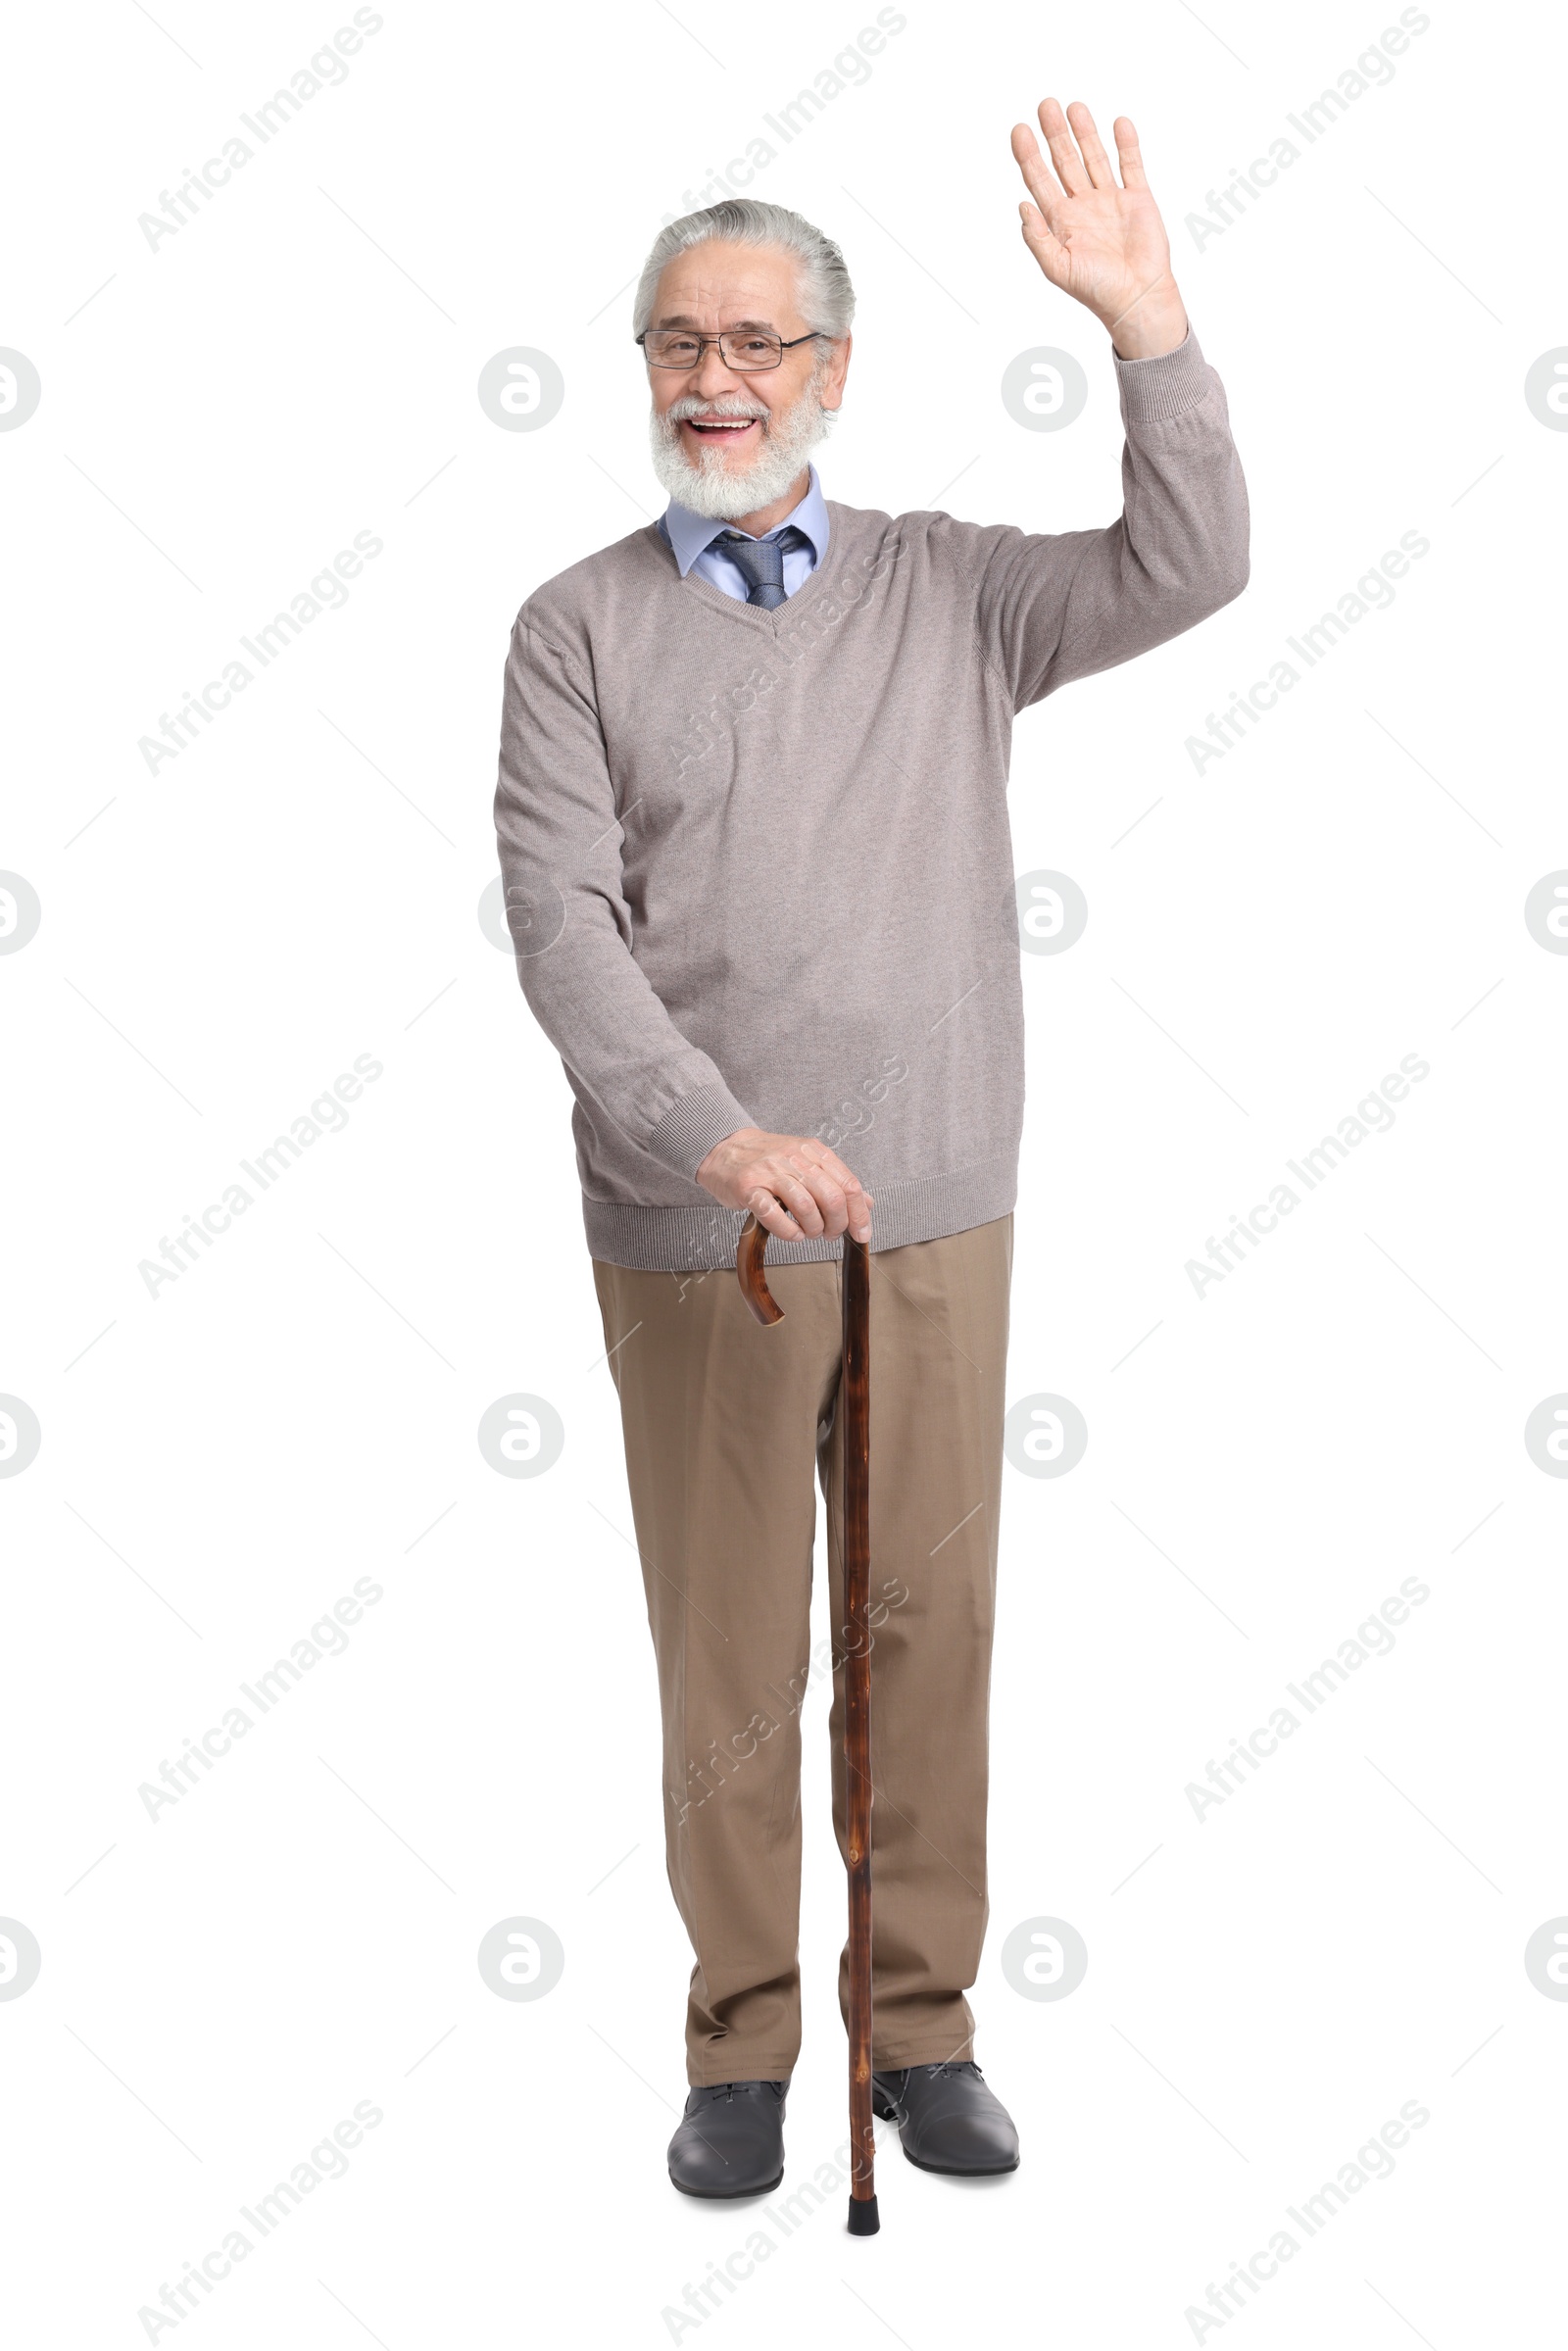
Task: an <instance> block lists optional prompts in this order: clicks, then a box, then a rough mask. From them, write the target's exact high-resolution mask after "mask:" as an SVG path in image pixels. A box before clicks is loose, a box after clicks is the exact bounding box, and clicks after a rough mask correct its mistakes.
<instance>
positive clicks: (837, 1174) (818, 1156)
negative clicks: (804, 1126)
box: [801, 1135, 860, 1195]
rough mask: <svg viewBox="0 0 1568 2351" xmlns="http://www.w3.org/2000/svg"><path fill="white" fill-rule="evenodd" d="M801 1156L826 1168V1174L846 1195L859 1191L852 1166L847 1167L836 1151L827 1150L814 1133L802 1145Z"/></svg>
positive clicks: (858, 1180) (815, 1164) (856, 1177)
mask: <svg viewBox="0 0 1568 2351" xmlns="http://www.w3.org/2000/svg"><path fill="white" fill-rule="evenodd" d="M801 1156H802V1158H805V1159H809V1160H810V1161H811V1163H812V1164H813V1166H816V1167H824V1168H826V1170H827V1172H828V1174H829V1175H830V1176H832V1177H834V1178H835V1179H836V1180H837V1182H838V1183H839V1184H841V1185H842V1186H843V1188H844V1191H845V1193H846V1194H847V1195H848V1194H849V1193H852V1192H858V1191H859V1189H860V1179H859V1177H858V1175H857V1174H856V1172H855V1170H854V1168H853V1167H847V1166H846V1165H845V1163H844V1161H843V1160H842V1159H841V1158H840V1157H839V1155H838V1152H837V1151H829V1149H828V1147H827V1145H826V1144H825V1143H821V1142H819V1141H818V1140H817V1138H816V1137H815V1136H814V1135H812V1136H809V1138H808V1140H807V1141H806V1142H805V1143H804V1144H803V1145H802V1147H801Z"/></svg>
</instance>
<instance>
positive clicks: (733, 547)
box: [712, 523, 804, 612]
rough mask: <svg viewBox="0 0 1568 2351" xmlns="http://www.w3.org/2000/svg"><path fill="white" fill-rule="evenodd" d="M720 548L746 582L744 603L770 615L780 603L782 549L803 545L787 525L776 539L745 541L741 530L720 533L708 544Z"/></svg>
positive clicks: (781, 596)
mask: <svg viewBox="0 0 1568 2351" xmlns="http://www.w3.org/2000/svg"><path fill="white" fill-rule="evenodd" d="M712 544H713V545H714V546H716V547H722V548H723V550H724V553H725V554H726V555H727V556H728V557H729V559H730V562H731V563H733V564H734V565H735V568H736V569H737V571H739V573H740V575H741V577H742V578H743V579H744V580H745V582H746V601H747V603H748V604H760V606H761V608H762V610H763V612H772V611H773V610H774V609H775V607H777V606H778V605H781V604H782V603H783V602H784V550H785V549H786V548H787V547H789V548H795V547H799V546H801V545H803V544H804V540H803V534H802V533H801V532H800V531H798V530H797V529H796V528H795V526H794V524H793V523H791V524H790V526H789V527H788V529H786V530H781V531H780V532H779V534H778V537H777V538H776V539H748V538H747V537H746V535H745V533H744V532H743V531H738V530H726V531H720V533H719V535H718V537H717V538H716V539H715V540H714V541H713V542H712Z"/></svg>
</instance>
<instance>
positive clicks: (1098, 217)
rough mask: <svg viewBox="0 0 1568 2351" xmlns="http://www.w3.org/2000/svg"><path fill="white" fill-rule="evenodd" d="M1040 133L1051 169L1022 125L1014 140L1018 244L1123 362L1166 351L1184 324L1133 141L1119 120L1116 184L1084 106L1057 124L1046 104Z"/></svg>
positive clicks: (1050, 101) (1051, 105) (1058, 115)
mask: <svg viewBox="0 0 1568 2351" xmlns="http://www.w3.org/2000/svg"><path fill="white" fill-rule="evenodd" d="M1040 127H1041V129H1042V131H1043V132H1044V133H1045V139H1046V146H1047V149H1048V151H1049V153H1050V158H1051V161H1050V162H1049V163H1048V162H1047V161H1046V158H1045V156H1044V155H1042V154H1041V152H1040V145H1039V141H1038V140H1037V139H1036V137H1035V134H1034V132H1033V131H1032V130H1031V129H1030V127H1029V125H1028V124H1027V123H1026V122H1019V123H1017V124H1016V125H1015V127H1014V129H1013V133H1012V152H1013V155H1014V158H1015V159H1016V161H1017V164H1018V168H1019V170H1020V171H1022V173H1023V176H1024V184H1025V185H1026V187H1027V188H1028V190H1029V193H1030V195H1031V196H1032V197H1033V198H1034V202H1033V203H1032V204H1021V205H1020V206H1019V208H1018V210H1019V213H1020V215H1021V220H1022V227H1023V238H1024V243H1025V244H1026V245H1027V246H1028V248H1029V250H1030V252H1031V253H1032V254H1033V255H1034V257H1035V259H1036V261H1037V262H1038V263H1039V264H1040V267H1041V269H1043V270H1044V271H1045V273H1046V275H1047V276H1048V277H1049V278H1050V280H1051V282H1052V284H1053V285H1054V286H1059V287H1060V289H1061V291H1062V292H1063V293H1064V294H1070V295H1071V296H1072V297H1073V299H1074V301H1075V302H1081V303H1083V304H1084V305H1085V307H1086V308H1087V309H1089V310H1092V311H1093V312H1094V314H1095V316H1096V318H1099V319H1100V320H1101V321H1102V322H1103V324H1104V325H1105V326H1107V327H1108V328H1109V329H1110V331H1111V333H1112V335H1113V336H1114V337H1115V339H1116V343H1117V347H1118V349H1121V350H1123V353H1124V356H1129V357H1131V356H1139V352H1140V349H1141V346H1142V345H1143V344H1144V343H1145V342H1147V341H1152V343H1153V344H1154V346H1155V347H1156V348H1164V349H1168V348H1170V347H1171V341H1172V339H1174V341H1176V342H1179V341H1180V340H1181V337H1182V335H1183V334H1184V333H1185V331H1186V316H1185V313H1183V312H1182V311H1181V305H1180V297H1179V296H1178V295H1177V293H1176V288H1175V284H1174V281H1173V279H1172V277H1171V273H1170V242H1169V239H1168V238H1167V237H1166V234H1165V225H1164V222H1163V221H1162V220H1160V217H1159V211H1158V207H1157V206H1156V205H1155V203H1154V199H1153V197H1152V195H1151V194H1150V192H1149V182H1148V180H1147V179H1146V178H1145V177H1144V166H1143V158H1142V157H1141V155H1140V154H1139V151H1138V133H1137V131H1136V130H1135V129H1134V128H1133V125H1132V123H1131V122H1129V121H1128V120H1127V117H1126V116H1125V115H1118V116H1117V118H1116V121H1115V123H1114V125H1113V135H1114V137H1115V141H1116V155H1117V160H1118V162H1119V163H1120V166H1121V179H1120V182H1119V183H1118V181H1117V178H1116V173H1115V171H1114V169H1113V168H1112V165H1111V162H1110V158H1109V157H1108V156H1107V155H1106V153H1105V150H1104V148H1103V146H1102V145H1101V142H1100V133H1099V132H1098V130H1096V128H1095V119H1094V117H1093V115H1092V114H1091V113H1090V112H1089V109H1088V107H1087V106H1085V105H1083V104H1082V103H1081V102H1079V101H1077V100H1075V101H1074V103H1073V104H1072V105H1071V106H1069V107H1068V109H1067V111H1066V113H1065V114H1063V112H1062V110H1061V108H1060V107H1059V106H1058V105H1057V103H1056V101H1055V99H1054V98H1047V99H1045V100H1043V101H1042V104H1041V107H1040ZM1053 166H1054V170H1053V168H1052V167H1053ZM1177 318H1179V319H1180V323H1179V325H1178V324H1176V320H1177ZM1173 327H1174V336H1173V337H1172V328H1173ZM1135 346H1136V347H1138V348H1134V347H1135Z"/></svg>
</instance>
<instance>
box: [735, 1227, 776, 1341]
mask: <svg viewBox="0 0 1568 2351" xmlns="http://www.w3.org/2000/svg"><path fill="white" fill-rule="evenodd" d="M766 1247H767V1227H766V1226H765V1225H760V1224H759V1223H758V1221H757V1219H756V1217H755V1216H748V1217H747V1219H746V1222H745V1224H744V1225H743V1227H742V1228H741V1243H740V1247H739V1249H737V1250H736V1251H735V1271H736V1274H737V1275H738V1276H739V1279H740V1285H741V1296H742V1298H744V1299H745V1300H746V1303H747V1304H748V1305H749V1306H750V1307H751V1309H752V1312H753V1313H754V1314H755V1315H756V1317H757V1319H758V1321H759V1322H760V1323H761V1324H763V1325H764V1327H765V1326H767V1325H769V1324H772V1323H775V1322H782V1321H783V1320H784V1309H783V1307H782V1306H781V1305H780V1304H779V1303H778V1301H777V1299H776V1298H774V1296H773V1293H772V1292H771V1290H769V1288H768V1286H767V1276H766V1275H765V1274H764V1273H763V1271H762V1251H763V1250H764V1249H766Z"/></svg>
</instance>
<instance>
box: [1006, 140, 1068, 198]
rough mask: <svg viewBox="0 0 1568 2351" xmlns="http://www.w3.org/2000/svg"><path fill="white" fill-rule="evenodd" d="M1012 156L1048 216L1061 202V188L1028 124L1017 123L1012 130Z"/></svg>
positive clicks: (1028, 186) (1025, 182)
mask: <svg viewBox="0 0 1568 2351" xmlns="http://www.w3.org/2000/svg"><path fill="white" fill-rule="evenodd" d="M1012 156H1013V161H1014V163H1016V165H1017V167H1018V169H1019V171H1021V172H1022V173H1023V179H1024V185H1025V187H1026V188H1027V189H1028V190H1029V193H1030V195H1031V196H1032V197H1033V198H1034V200H1035V202H1036V204H1038V205H1039V207H1040V209H1041V211H1042V213H1044V214H1047V215H1048V216H1049V215H1050V214H1051V213H1053V212H1054V211H1055V209H1056V206H1057V205H1058V204H1059V203H1060V202H1061V187H1060V184H1059V182H1058V181H1057V178H1056V175H1055V173H1054V171H1052V169H1051V166H1050V165H1049V164H1048V163H1047V161H1046V159H1045V157H1044V156H1043V155H1042V154H1041V152H1040V141H1039V140H1038V139H1037V138H1036V137H1035V134H1034V132H1033V131H1032V130H1031V129H1030V127H1029V125H1028V123H1027V122H1015V123H1014V124H1013V129H1012Z"/></svg>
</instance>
